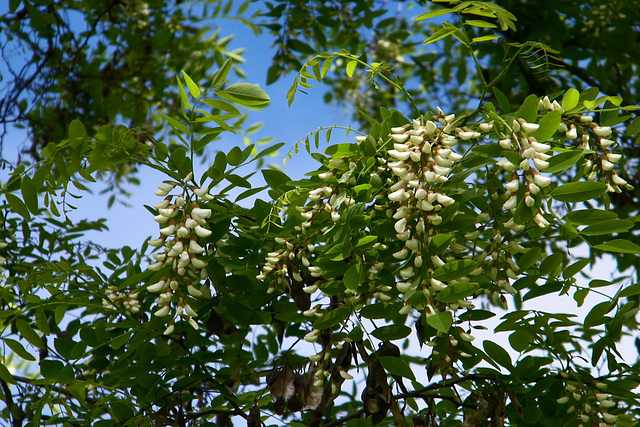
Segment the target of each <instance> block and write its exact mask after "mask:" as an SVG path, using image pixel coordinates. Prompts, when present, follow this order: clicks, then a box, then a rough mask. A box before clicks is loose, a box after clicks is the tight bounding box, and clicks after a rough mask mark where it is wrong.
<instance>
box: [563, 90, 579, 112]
mask: <svg viewBox="0 0 640 427" xmlns="http://www.w3.org/2000/svg"><path fill="white" fill-rule="evenodd" d="M579 101H580V92H578V90H577V89H574V88H571V89H569V90H567V92H566V93H565V94H564V97H563V98H562V103H561V104H560V105H562V109H563V110H564V111H569V110H573V109H574V108H576V106H577V105H578V102H579Z"/></svg>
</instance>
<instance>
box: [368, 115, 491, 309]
mask: <svg viewBox="0 0 640 427" xmlns="http://www.w3.org/2000/svg"><path fill="white" fill-rule="evenodd" d="M438 112H439V115H438V116H436V117H434V118H433V120H434V121H435V122H436V123H439V124H440V125H441V126H438V125H436V123H434V121H431V120H429V121H426V122H424V123H423V122H421V121H419V120H414V121H413V122H412V124H410V125H405V126H401V127H396V128H392V129H391V132H392V134H391V135H390V137H391V139H392V140H393V141H394V144H393V149H391V150H388V151H387V154H388V156H389V157H390V158H389V159H384V158H380V159H379V161H380V163H382V165H381V166H380V167H379V171H380V172H381V173H382V172H384V171H385V170H387V169H390V170H391V172H392V174H393V177H392V178H387V184H388V185H389V189H388V194H387V198H388V200H389V202H390V203H389V204H387V205H386V206H380V207H379V208H380V209H384V210H385V211H386V214H387V215H388V216H391V217H392V218H393V219H395V220H396V221H395V223H394V229H395V232H396V237H397V238H398V240H400V241H402V242H404V246H403V247H402V248H401V249H400V250H399V251H397V252H395V253H394V254H393V257H394V258H395V259H397V260H398V261H400V262H401V263H402V264H401V266H400V270H399V271H398V275H399V276H400V277H401V278H402V279H403V281H400V282H398V283H397V284H396V288H397V289H398V291H400V292H401V293H403V294H404V300H405V303H406V305H405V307H404V308H403V309H402V312H403V313H406V312H408V311H409V310H410V309H411V306H410V302H409V298H410V297H411V296H412V295H413V294H414V293H415V292H418V291H421V292H422V293H423V294H424V295H425V297H426V298H427V299H428V300H429V299H430V298H431V297H432V295H434V294H436V293H438V292H440V291H442V290H444V289H445V288H446V287H447V286H448V284H447V283H445V282H443V281H441V280H438V279H437V278H435V277H433V274H434V272H435V270H436V269H437V268H439V267H442V266H443V265H445V263H446V262H447V261H448V259H447V258H446V257H444V256H442V255H441V254H440V255H431V256H429V255H428V246H429V243H430V242H431V240H432V239H433V237H434V236H436V235H437V234H438V230H437V226H438V225H440V224H441V223H442V216H441V215H440V212H442V210H444V209H445V208H446V207H448V206H451V205H452V204H453V203H455V200H454V199H453V198H452V197H450V196H449V195H447V194H445V193H444V192H443V191H442V189H441V188H440V185H439V184H441V183H444V182H447V181H448V175H449V173H450V172H451V170H452V168H453V166H454V165H455V163H456V162H458V161H459V160H461V159H462V156H461V155H460V154H458V153H456V152H455V151H454V150H453V147H454V146H455V145H456V144H457V143H458V139H461V140H470V139H476V138H478V137H480V136H481V134H480V133H479V132H475V131H471V130H468V129H465V128H458V127H456V126H454V125H453V122H454V120H455V116H454V115H453V114H451V115H445V114H444V113H443V112H442V110H438ZM448 247H449V248H451V249H452V250H453V251H454V252H461V251H463V250H464V247H462V246H461V245H459V244H458V243H456V241H455V239H452V240H451V242H450V243H449V245H448ZM443 258H444V259H443ZM380 267H381V266H379V267H377V266H374V269H373V271H370V272H371V273H374V274H375V273H377V272H378V271H379V270H380ZM468 280H469V279H468V278H467V277H463V278H461V279H459V281H468ZM469 305H470V303H469V301H465V300H463V301H457V302H455V303H452V304H450V307H451V308H453V309H457V308H458V307H462V306H469ZM426 312H427V313H429V314H436V313H437V312H438V310H437V309H436V308H435V307H433V305H431V304H428V305H427V308H426Z"/></svg>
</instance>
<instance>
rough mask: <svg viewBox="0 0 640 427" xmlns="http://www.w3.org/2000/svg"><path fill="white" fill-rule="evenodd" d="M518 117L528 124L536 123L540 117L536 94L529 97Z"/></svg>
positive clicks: (520, 109) (517, 114) (519, 110)
mask: <svg viewBox="0 0 640 427" xmlns="http://www.w3.org/2000/svg"><path fill="white" fill-rule="evenodd" d="M516 117H518V118H522V119H524V120H525V121H526V122H528V123H535V121H536V118H537V117H538V97H537V96H535V95H534V94H531V95H529V96H527V97H526V98H525V100H524V102H523V103H522V105H521V106H520V108H518V112H517V113H516ZM556 129H557V128H556ZM538 130H539V129H538Z"/></svg>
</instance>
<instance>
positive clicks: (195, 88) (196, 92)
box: [182, 70, 202, 98]
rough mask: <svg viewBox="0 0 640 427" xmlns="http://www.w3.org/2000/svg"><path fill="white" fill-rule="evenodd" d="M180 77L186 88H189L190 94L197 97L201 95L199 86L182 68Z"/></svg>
mask: <svg viewBox="0 0 640 427" xmlns="http://www.w3.org/2000/svg"><path fill="white" fill-rule="evenodd" d="M182 77H183V78H184V81H185V83H186V84H187V88H189V93H191V96H193V97H194V98H197V97H199V96H200V95H202V92H200V88H199V87H198V85H197V84H196V82H194V81H193V80H192V79H191V77H189V75H188V74H187V73H186V72H185V71H184V70H182Z"/></svg>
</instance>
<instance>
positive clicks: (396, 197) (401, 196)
mask: <svg viewBox="0 0 640 427" xmlns="http://www.w3.org/2000/svg"><path fill="white" fill-rule="evenodd" d="M387 197H389V200H391V201H392V202H399V201H402V200H406V199H408V198H409V194H407V192H406V191H405V190H404V188H400V189H399V190H396V191H394V192H393V193H389V195H388V196H387Z"/></svg>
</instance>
